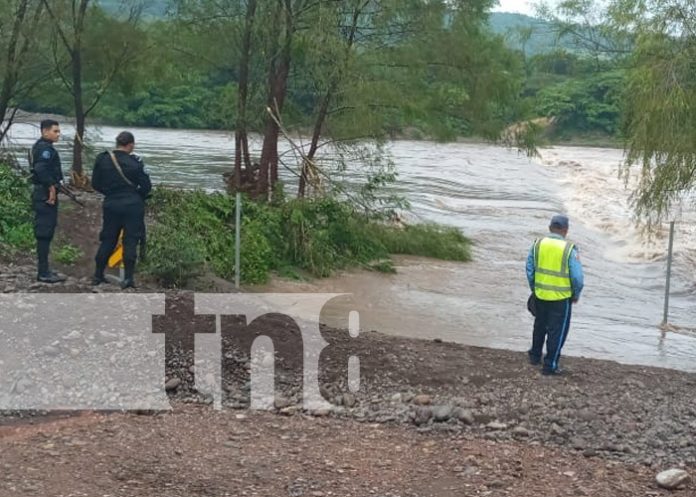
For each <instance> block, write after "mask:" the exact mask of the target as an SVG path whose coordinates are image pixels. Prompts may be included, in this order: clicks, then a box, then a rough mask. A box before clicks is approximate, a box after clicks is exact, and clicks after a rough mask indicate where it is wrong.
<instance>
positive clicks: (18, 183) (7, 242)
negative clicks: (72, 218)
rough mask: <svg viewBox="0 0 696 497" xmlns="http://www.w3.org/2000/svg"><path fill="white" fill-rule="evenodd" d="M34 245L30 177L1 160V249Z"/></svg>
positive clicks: (9, 250)
mask: <svg viewBox="0 0 696 497" xmlns="http://www.w3.org/2000/svg"><path fill="white" fill-rule="evenodd" d="M33 247H34V231H33V224H32V213H31V199H30V188H29V185H28V183H27V181H26V179H24V178H22V177H20V176H19V175H18V174H16V173H15V172H14V171H13V170H12V168H11V167H10V166H8V165H6V164H3V163H0V252H2V253H3V254H5V253H9V254H12V253H14V252H17V251H27V250H30V249H32V248H33Z"/></svg>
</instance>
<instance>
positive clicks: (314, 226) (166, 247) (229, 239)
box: [144, 189, 471, 286]
mask: <svg viewBox="0 0 696 497" xmlns="http://www.w3.org/2000/svg"><path fill="white" fill-rule="evenodd" d="M234 202H235V201H234V198H233V197H231V196H229V195H226V194H222V193H214V194H207V193H204V192H200V191H197V192H184V191H174V190H165V189H157V190H156V191H155V193H154V195H153V199H152V201H151V202H150V205H151V206H152V209H153V213H152V214H153V215H152V221H153V222H154V224H155V228H154V229H153V230H151V231H152V232H151V233H150V236H149V240H150V241H149V246H150V248H149V259H148V262H147V264H145V265H144V269H145V270H146V271H147V272H149V273H150V274H152V275H153V276H155V277H156V278H157V279H158V280H159V281H160V282H161V283H162V284H163V285H165V286H172V285H174V286H182V285H184V284H185V283H186V281H187V280H188V279H189V278H190V277H192V276H194V275H197V274H199V273H200V272H201V271H202V270H203V269H204V268H206V267H207V268H208V269H209V270H211V271H212V272H213V273H214V274H215V275H217V276H219V277H221V278H224V279H231V278H233V277H234V243H235V242H234V209H235V205H234ZM242 212H243V226H242V233H241V236H242V239H241V240H242V246H241V280H242V281H243V282H244V283H254V284H255V283H265V282H266V281H268V279H269V277H270V274H271V273H272V272H274V271H278V272H282V273H284V274H294V275H295V276H297V271H298V270H302V271H306V272H308V273H309V274H310V275H312V276H317V277H325V276H329V275H331V274H332V273H333V272H334V271H336V270H337V269H341V268H345V267H348V266H361V267H365V268H368V269H372V270H377V271H383V272H394V267H393V265H392V263H391V261H390V260H389V254H390V253H394V254H411V255H422V256H429V257H437V258H442V259H448V260H456V261H467V260H469V259H470V257H471V254H470V250H469V247H470V243H469V241H468V240H467V239H466V238H465V237H464V236H463V235H462V234H461V233H460V232H459V231H458V230H456V229H454V228H443V227H438V226H435V225H424V226H412V227H408V228H406V229H397V228H393V227H390V226H388V225H385V224H383V223H381V222H380V221H378V220H375V219H371V218H369V217H366V216H365V215H364V214H360V213H358V212H356V211H355V210H354V208H353V207H352V206H351V205H350V204H348V203H347V202H342V201H339V200H336V199H334V198H331V197H325V198H321V199H307V200H301V201H300V200H293V201H289V202H278V203H274V204H260V203H255V202H244V204H243V206H242Z"/></svg>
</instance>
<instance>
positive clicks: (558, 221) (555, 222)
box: [549, 214, 570, 230]
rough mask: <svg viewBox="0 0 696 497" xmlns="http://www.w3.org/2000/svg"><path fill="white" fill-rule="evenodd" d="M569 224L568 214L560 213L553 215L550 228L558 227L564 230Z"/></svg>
mask: <svg viewBox="0 0 696 497" xmlns="http://www.w3.org/2000/svg"><path fill="white" fill-rule="evenodd" d="M569 225H570V221H569V220H568V216H564V215H562V214H559V215H557V216H553V217H552V218H551V224H550V225H549V228H558V229H562V230H567V229H568V226H569Z"/></svg>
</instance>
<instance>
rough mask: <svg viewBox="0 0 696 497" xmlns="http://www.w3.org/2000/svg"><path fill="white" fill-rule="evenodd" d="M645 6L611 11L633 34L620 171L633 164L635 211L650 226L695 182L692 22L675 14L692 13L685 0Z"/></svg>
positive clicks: (695, 25)
mask: <svg viewBox="0 0 696 497" xmlns="http://www.w3.org/2000/svg"><path fill="white" fill-rule="evenodd" d="M646 5H647V6H648V7H654V4H653V3H652V2H647V3H646V4H642V3H641V4H638V3H635V2H632V1H626V3H625V8H626V10H621V11H619V14H621V15H622V16H623V17H622V18H621V20H622V21H623V22H626V23H627V24H629V25H631V26H636V28H635V29H636V33H637V41H636V50H635V51H634V54H633V57H632V59H631V67H630V71H629V74H628V81H627V85H626V86H627V87H626V136H627V144H628V154H627V158H626V163H625V167H624V171H623V173H624V175H625V178H626V180H627V181H628V180H629V179H630V178H631V173H632V172H634V171H635V170H636V169H637V171H635V172H637V173H638V174H637V176H638V179H639V182H638V186H637V188H636V190H635V192H634V201H635V209H636V213H637V215H638V216H639V217H640V218H642V219H643V220H645V221H647V223H648V226H649V227H655V226H659V223H660V222H661V221H663V220H667V219H666V218H667V217H668V216H670V217H671V216H672V215H673V214H674V210H678V209H679V208H680V207H681V203H682V201H683V200H684V199H687V200H686V201H687V202H688V201H689V199H690V198H692V195H691V192H692V191H693V190H694V188H695V187H696V174H695V171H696V106H695V105H694V102H696V86H694V81H696V65H694V61H695V60H696V40H695V39H694V36H693V33H694V32H696V19H695V18H694V16H693V15H686V16H684V15H682V14H681V12H689V9H691V12H692V13H693V3H692V2H687V1H686V0H675V2H674V7H673V9H665V10H660V11H659V12H658V13H657V14H656V13H655V12H654V10H652V9H651V10H650V11H646V10H642V9H641V7H642V8H644V7H645V6H646ZM629 7H633V9H631V8H629ZM617 15H618V14H617Z"/></svg>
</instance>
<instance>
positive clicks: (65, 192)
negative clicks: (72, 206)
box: [57, 183, 86, 207]
mask: <svg viewBox="0 0 696 497" xmlns="http://www.w3.org/2000/svg"><path fill="white" fill-rule="evenodd" d="M57 190H58V192H60V193H62V194H63V195H65V196H66V197H68V198H69V199H70V200H72V201H73V202H75V203H76V204H77V205H79V206H80V207H86V205H85V203H84V202H82V201H81V200H80V199H79V198H77V195H75V194H74V193H73V192H71V191H70V189H69V188H68V187H67V186H65V185H64V184H63V183H59V184H58V187H57Z"/></svg>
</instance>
